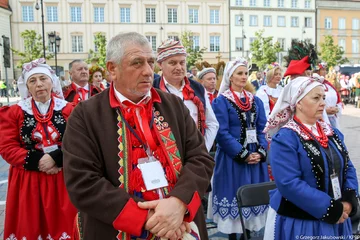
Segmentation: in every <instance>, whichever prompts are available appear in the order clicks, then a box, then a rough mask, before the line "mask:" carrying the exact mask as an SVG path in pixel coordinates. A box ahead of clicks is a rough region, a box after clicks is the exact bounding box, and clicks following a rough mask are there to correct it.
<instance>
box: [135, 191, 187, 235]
mask: <svg viewBox="0 0 360 240" xmlns="http://www.w3.org/2000/svg"><path fill="white" fill-rule="evenodd" d="M138 206H139V208H141V209H148V210H149V213H148V216H147V218H146V223H145V226H144V228H145V230H148V231H150V232H151V233H153V234H154V235H156V236H157V237H161V238H167V239H170V240H178V239H181V238H182V237H183V235H184V234H185V233H186V232H188V233H189V232H190V231H191V228H190V224H189V223H188V222H184V215H185V212H186V205H185V204H184V203H183V202H182V201H181V200H180V199H178V198H176V197H169V198H166V199H161V200H154V201H148V202H139V203H138Z"/></svg>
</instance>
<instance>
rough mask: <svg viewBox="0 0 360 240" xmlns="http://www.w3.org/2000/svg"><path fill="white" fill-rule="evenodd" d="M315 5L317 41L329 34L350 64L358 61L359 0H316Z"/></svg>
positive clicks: (359, 43)
mask: <svg viewBox="0 0 360 240" xmlns="http://www.w3.org/2000/svg"><path fill="white" fill-rule="evenodd" d="M316 5H317V15H318V17H317V38H318V42H322V41H324V37H325V36H326V35H331V36H333V38H334V43H335V44H337V45H339V46H341V47H342V48H343V49H344V51H345V57H347V58H348V59H349V61H350V63H351V64H356V63H360V1H346V0H341V1H331V0H327V1H322V0H318V1H317V3H316Z"/></svg>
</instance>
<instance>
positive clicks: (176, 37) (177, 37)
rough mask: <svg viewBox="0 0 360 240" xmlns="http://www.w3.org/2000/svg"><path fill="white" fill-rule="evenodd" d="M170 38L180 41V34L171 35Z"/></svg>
mask: <svg viewBox="0 0 360 240" xmlns="http://www.w3.org/2000/svg"><path fill="white" fill-rule="evenodd" d="M168 38H169V39H172V40H175V41H179V36H176V35H169V36H168Z"/></svg>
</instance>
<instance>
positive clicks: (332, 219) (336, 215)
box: [321, 199, 343, 224]
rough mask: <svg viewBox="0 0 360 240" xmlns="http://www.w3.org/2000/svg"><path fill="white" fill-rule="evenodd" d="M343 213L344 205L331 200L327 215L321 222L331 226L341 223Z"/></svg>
mask: <svg viewBox="0 0 360 240" xmlns="http://www.w3.org/2000/svg"><path fill="white" fill-rule="evenodd" d="M342 213H343V205H342V203H341V201H340V200H336V201H335V200H334V199H331V200H330V204H328V207H327V211H326V213H325V214H324V215H323V216H322V218H321V220H322V221H324V222H327V223H329V224H335V223H337V222H338V221H339V219H340V217H341V216H342Z"/></svg>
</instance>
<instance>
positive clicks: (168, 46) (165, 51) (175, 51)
mask: <svg viewBox="0 0 360 240" xmlns="http://www.w3.org/2000/svg"><path fill="white" fill-rule="evenodd" d="M157 54H158V56H157V59H156V61H157V62H158V63H161V62H162V61H164V60H166V59H168V58H169V57H172V56H174V55H184V56H185V57H186V56H187V54H186V50H185V48H184V46H183V45H182V44H181V42H180V41H175V40H173V39H167V40H165V42H163V43H162V44H161V45H160V46H159V47H158V49H157Z"/></svg>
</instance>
